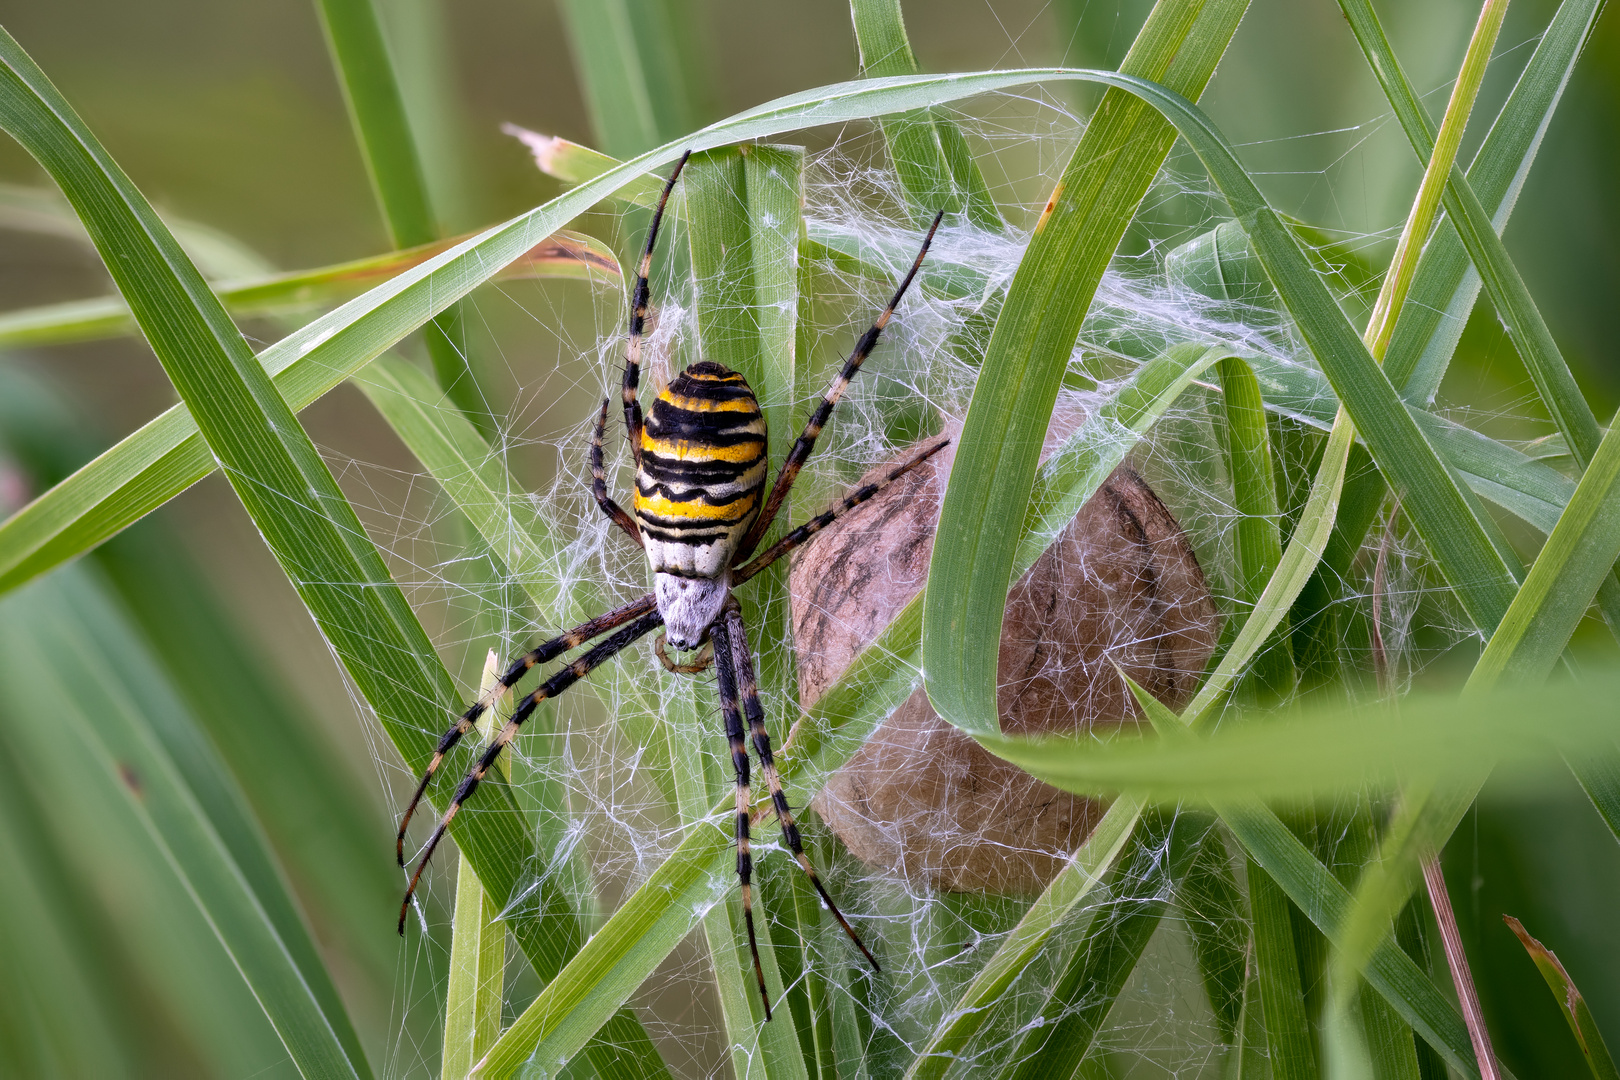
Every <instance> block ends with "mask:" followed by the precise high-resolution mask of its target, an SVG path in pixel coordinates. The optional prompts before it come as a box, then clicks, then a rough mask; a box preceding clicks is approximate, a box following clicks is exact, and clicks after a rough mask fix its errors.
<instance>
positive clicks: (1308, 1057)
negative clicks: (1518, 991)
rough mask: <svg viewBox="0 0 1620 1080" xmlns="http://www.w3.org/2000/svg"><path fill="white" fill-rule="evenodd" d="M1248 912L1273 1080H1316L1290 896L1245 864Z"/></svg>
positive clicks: (1259, 869)
mask: <svg viewBox="0 0 1620 1080" xmlns="http://www.w3.org/2000/svg"><path fill="white" fill-rule="evenodd" d="M1248 879H1249V909H1250V911H1251V912H1252V913H1253V919H1254V962H1255V971H1256V980H1257V983H1258V989H1259V991H1260V1008H1261V1013H1262V1015H1263V1016H1264V1017H1265V1035H1266V1047H1267V1049H1268V1050H1269V1052H1270V1053H1269V1058H1270V1064H1271V1075H1272V1077H1273V1080H1316V1078H1317V1076H1319V1075H1320V1070H1319V1069H1318V1067H1317V1063H1316V1041H1315V1039H1314V1037H1313V1035H1314V1032H1313V1030H1312V1027H1311V1021H1310V1017H1309V1015H1308V1014H1307V1013H1306V1012H1305V992H1304V989H1303V984H1302V983H1301V982H1300V977H1299V957H1298V954H1297V953H1296V952H1295V949H1294V928H1293V919H1292V918H1291V917H1290V916H1289V906H1288V894H1287V893H1285V892H1283V890H1282V889H1281V888H1280V887H1279V886H1278V885H1277V883H1276V882H1275V881H1274V880H1272V877H1271V875H1270V874H1268V873H1266V872H1265V870H1264V869H1263V868H1262V867H1261V866H1260V864H1259V863H1257V862H1255V861H1254V860H1253V859H1250V860H1249V873H1248Z"/></svg>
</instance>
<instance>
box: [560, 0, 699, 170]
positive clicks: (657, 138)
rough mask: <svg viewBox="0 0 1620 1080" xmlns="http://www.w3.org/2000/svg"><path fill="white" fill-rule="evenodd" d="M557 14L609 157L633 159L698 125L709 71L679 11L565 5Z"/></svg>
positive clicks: (611, 3)
mask: <svg viewBox="0 0 1620 1080" xmlns="http://www.w3.org/2000/svg"><path fill="white" fill-rule="evenodd" d="M557 9H558V12H559V13H560V14H561V15H562V19H563V27H564V29H565V30H566V31H567V33H568V45H569V52H570V53H572V54H573V57H574V63H575V64H576V65H577V66H578V69H579V81H580V88H581V89H582V90H583V91H584V94H585V108H586V111H587V112H588V113H589V114H590V118H591V128H592V130H594V131H595V132H596V135H597V138H598V139H599V140H600V141H601V145H602V146H604V147H606V148H607V151H608V153H610V154H612V155H614V156H615V157H632V156H634V155H636V154H639V153H642V152H643V151H645V150H647V149H649V148H650V147H654V146H657V145H658V144H660V143H662V142H665V141H666V140H668V139H672V138H674V137H675V136H677V135H679V134H680V133H681V132H683V131H691V130H693V129H694V128H696V127H697V126H698V124H699V122H700V120H701V117H700V115H699V114H700V113H701V111H702V109H701V100H700V99H701V98H702V97H703V96H704V92H703V89H702V86H703V69H702V64H701V61H700V60H699V59H698V57H697V55H696V54H697V49H696V48H695V47H694V46H695V45H696V42H694V41H692V40H690V37H691V35H690V33H689V26H690V23H691V20H690V19H688V18H685V17H684V13H683V12H682V11H681V10H680V8H679V7H678V5H676V4H673V3H670V2H669V0H641V2H637V0H563V2H562V3H559V4H558V5H557Z"/></svg>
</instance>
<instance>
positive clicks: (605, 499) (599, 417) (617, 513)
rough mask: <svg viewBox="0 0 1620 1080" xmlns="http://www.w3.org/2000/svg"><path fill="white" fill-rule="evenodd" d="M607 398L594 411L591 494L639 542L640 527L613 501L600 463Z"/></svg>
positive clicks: (604, 467)
mask: <svg viewBox="0 0 1620 1080" xmlns="http://www.w3.org/2000/svg"><path fill="white" fill-rule="evenodd" d="M607 414H608V399H607V398H603V399H602V408H601V409H599V410H598V411H597V413H596V429H595V430H594V431H592V432H591V494H593V495H595V496H596V505H597V506H600V507H601V508H602V513H604V514H606V515H607V516H608V519H609V520H610V521H612V522H613V524H615V525H617V526H618V527H619V528H621V529H623V530H624V531H625V532H626V533H629V534H630V539H632V540H634V541H635V542H636V543H637V544H638V545H640V544H641V529H640V528H639V527H638V526H637V525H636V519H635V518H633V517H631V516H630V515H629V514H627V513H625V510H624V507H622V506H620V505H619V504H618V503H616V502H614V501H613V497H612V496H611V495H609V494H608V489H607V467H606V466H605V465H604V464H603V463H602V437H603V436H604V435H605V434H606V433H607Z"/></svg>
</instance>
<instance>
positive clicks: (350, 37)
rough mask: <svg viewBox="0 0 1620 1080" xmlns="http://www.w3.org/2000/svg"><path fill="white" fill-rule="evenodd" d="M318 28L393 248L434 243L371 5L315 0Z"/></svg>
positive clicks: (401, 103)
mask: <svg viewBox="0 0 1620 1080" xmlns="http://www.w3.org/2000/svg"><path fill="white" fill-rule="evenodd" d="M318 10H319V11H320V15H321V28H322V29H323V30H324V31H325V32H326V43H327V47H328V48H329V49H330V50H331V53H332V62H333V66H334V67H335V68H336V69H337V74H338V81H339V83H340V84H341V85H342V87H343V100H344V102H345V103H346V104H347V105H348V107H349V119H350V121H351V122H352V123H353V125H354V132H355V135H356V136H357V137H358V139H359V141H360V150H361V154H360V156H361V157H362V158H363V159H364V160H365V163H366V173H367V175H368V176H370V177H371V188H372V191H373V192H374V193H375V194H376V196H377V204H378V206H379V207H381V209H382V213H383V222H384V224H386V225H387V226H388V233H389V235H390V236H391V237H392V238H393V241H394V246H395V247H397V248H407V247H414V246H415V245H417V244H426V243H429V242H431V241H432V240H435V239H437V237H438V226H437V225H436V223H435V221H434V217H433V209H432V206H431V204H430V202H429V200H428V192H427V181H426V179H424V177H423V174H422V164H421V160H420V158H418V156H417V153H416V140H415V139H414V138H413V137H412V135H411V125H410V120H409V118H408V117H407V116H406V115H405V99H404V97H403V96H402V95H401V94H400V92H399V83H398V81H397V80H396V79H395V77H394V61H393V58H392V57H391V56H390V55H389V53H388V45H387V43H386V42H385V41H384V40H383V31H382V24H381V22H379V20H378V17H377V9H376V8H375V7H374V6H373V5H372V2H371V0H318Z"/></svg>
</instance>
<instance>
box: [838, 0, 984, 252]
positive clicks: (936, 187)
mask: <svg viewBox="0 0 1620 1080" xmlns="http://www.w3.org/2000/svg"><path fill="white" fill-rule="evenodd" d="M849 8H850V17H851V18H852V19H853V21H854V23H855V44H856V47H857V48H858V49H859V50H860V60H861V74H863V75H866V76H868V77H882V76H885V75H916V74H918V73H919V72H921V71H922V68H921V67H920V66H919V65H918V63H917V56H916V54H915V53H913V52H912V51H911V41H910V40H909V39H908V38H907V37H906V23H905V17H904V16H903V15H902V14H901V12H900V0H851V3H850V6H849ZM882 128H883V139H884V141H885V142H886V143H887V144H888V148H889V160H890V161H891V162H892V163H893V164H894V169H895V172H896V173H897V174H898V175H899V177H900V184H901V187H902V188H903V189H904V190H905V193H906V202H907V205H908V206H909V207H910V208H911V220H912V224H913V225H916V226H917V227H919V228H924V227H926V226H927V225H928V223H929V222H931V221H933V220H934V215H935V214H938V213H940V212H942V211H943V212H944V213H945V214H946V215H948V216H954V215H956V214H961V213H966V215H967V219H968V220H969V221H971V222H972V223H973V224H974V225H977V226H978V227H979V228H981V229H990V230H994V231H1000V230H1001V228H1002V227H1003V225H1002V220H1001V213H1000V212H999V211H998V210H997V209H996V204H995V200H994V199H992V198H991V197H990V189H989V187H988V186H987V185H986V184H985V182H984V177H983V176H982V175H981V174H980V172H979V167H978V165H976V164H974V161H973V156H972V154H971V153H970V151H969V150H968V145H967V140H966V139H965V138H964V137H963V135H962V130H961V128H959V127H957V126H956V124H955V123H953V122H952V121H951V120H950V119H949V118H947V117H945V116H943V115H941V114H940V113H938V112H937V111H935V110H920V111H918V112H912V113H902V114H900V115H898V116H890V117H885V118H884V119H883V121H882Z"/></svg>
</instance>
